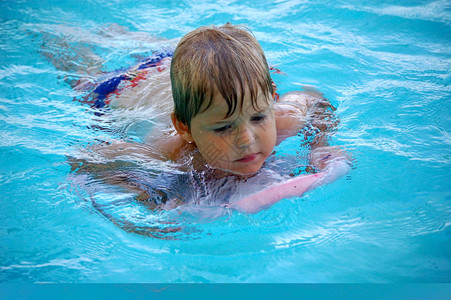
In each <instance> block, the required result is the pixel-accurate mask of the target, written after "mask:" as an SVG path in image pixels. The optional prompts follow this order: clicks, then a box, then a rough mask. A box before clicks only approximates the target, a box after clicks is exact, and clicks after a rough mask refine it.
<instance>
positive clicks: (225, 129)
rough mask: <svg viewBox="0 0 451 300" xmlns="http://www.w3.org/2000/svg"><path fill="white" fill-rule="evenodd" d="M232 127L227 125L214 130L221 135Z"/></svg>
mask: <svg viewBox="0 0 451 300" xmlns="http://www.w3.org/2000/svg"><path fill="white" fill-rule="evenodd" d="M231 127H232V126H230V125H225V126H222V127H219V128H215V129H213V130H214V132H219V133H221V132H225V131H227V130H229V129H230V128H231Z"/></svg>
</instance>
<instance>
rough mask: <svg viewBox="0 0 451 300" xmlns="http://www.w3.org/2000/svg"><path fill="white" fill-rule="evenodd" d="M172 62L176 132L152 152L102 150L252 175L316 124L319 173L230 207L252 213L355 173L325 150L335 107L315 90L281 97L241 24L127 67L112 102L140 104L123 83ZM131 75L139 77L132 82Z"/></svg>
mask: <svg viewBox="0 0 451 300" xmlns="http://www.w3.org/2000/svg"><path fill="white" fill-rule="evenodd" d="M169 64H170V83H171V88H172V98H173V108H172V113H171V114H170V121H169V120H168V121H169V122H170V123H172V127H171V129H170V130H169V131H167V132H163V133H158V134H156V133H155V132H153V133H151V135H152V138H151V139H152V140H153V142H152V149H151V150H150V148H145V147H136V145H132V144H128V143H126V142H116V143H110V144H108V145H103V146H99V147H98V148H96V151H97V152H98V153H101V154H103V155H110V156H114V155H119V154H121V153H124V152H127V151H141V152H142V153H143V154H144V155H148V156H149V157H153V158H163V159H166V160H171V161H174V162H186V161H187V160H188V158H190V159H189V161H191V162H192V167H193V168H194V169H195V170H203V169H205V168H208V169H214V177H215V178H219V177H224V176H230V175H233V176H238V177H240V178H247V177H251V176H254V175H255V174H256V173H257V172H258V171H259V170H260V169H261V168H262V165H263V164H264V162H265V160H266V159H267V158H268V156H270V155H271V154H272V153H273V151H274V147H275V146H276V145H277V144H279V143H280V142H281V141H282V140H284V139H285V138H287V137H289V136H292V135H296V134H298V133H299V132H300V130H301V129H303V128H305V127H306V126H312V127H314V128H315V129H316V131H317V132H316V136H315V138H314V139H313V141H311V143H310V147H311V149H312V152H311V155H310V157H311V160H310V164H311V166H312V167H313V168H314V169H315V170H317V171H319V172H316V173H315V174H312V175H307V176H299V177H296V178H294V179H291V180H289V181H287V182H285V183H283V184H279V185H278V186H274V187H271V188H270V189H266V190H264V191H263V192H260V193H257V194H256V195H253V196H251V197H247V198H244V199H241V200H239V201H236V202H234V203H230V204H229V205H228V206H229V207H232V208H235V209H237V210H241V211H245V212H250V213H254V212H257V211H259V210H261V209H263V208H266V207H268V206H270V205H271V204H273V203H275V202H277V201H279V200H281V199H282V198H286V197H289V196H295V195H297V196H300V195H302V194H303V193H304V192H306V191H308V190H310V189H312V188H314V187H316V186H318V185H320V184H324V183H327V182H331V181H333V180H335V179H336V178H338V177H340V176H343V175H344V174H346V173H347V172H348V171H349V166H348V164H347V163H346V161H347V158H346V154H345V152H344V151H343V150H341V149H339V148H338V147H330V146H327V132H330V131H331V130H332V129H333V128H334V127H335V126H336V123H337V119H336V118H334V117H333V110H335V109H334V108H333V107H332V106H331V105H330V103H329V102H328V101H327V100H326V99H325V98H323V97H322V95H321V93H319V92H316V91H313V90H307V91H297V92H289V93H287V94H285V95H283V96H282V97H280V98H279V97H278V96H277V94H276V91H275V85H274V84H273V81H272V80H271V76H270V70H269V67H268V63H267V61H266V57H265V54H264V53H263V50H262V48H261V46H260V44H259V43H258V42H257V40H256V39H255V37H254V36H253V35H252V34H251V32H250V31H249V30H248V29H246V28H244V27H241V26H234V25H232V24H230V23H227V24H225V25H224V26H221V27H215V26H209V27H201V28H198V29H196V30H194V31H192V32H190V33H188V34H187V35H185V36H184V37H183V38H182V39H181V40H180V42H179V43H178V45H177V47H176V49H175V52H174V53H173V55H172V58H171V57H170V55H164V56H162V59H161V60H160V61H158V62H157V63H155V64H149V63H148V64H147V65H146V66H145V67H142V66H143V64H141V65H139V66H137V67H135V68H131V69H129V70H128V71H127V74H129V75H121V76H122V77H120V78H119V79H117V77H116V80H115V82H116V83H114V86H113V88H111V87H110V86H109V85H108V87H109V90H108V93H111V92H114V93H115V94H116V95H115V99H114V100H113V101H112V102H111V105H113V106H123V107H127V106H131V105H134V104H132V102H133V101H134V100H130V99H133V93H137V92H139V91H137V90H136V88H135V90H134V91H131V90H130V89H128V90H127V91H126V89H124V91H123V92H121V93H118V84H117V82H120V81H121V80H128V81H133V80H136V78H139V76H140V75H139V73H142V72H144V71H146V72H149V70H150V69H151V68H156V67H159V68H160V69H158V72H161V74H164V73H165V72H167V68H166V69H165V66H166V67H167V66H169ZM130 74H134V75H133V78H132V77H130V76H131V75H130ZM137 74H138V75H137ZM149 74H150V73H149ZM161 74H157V75H155V76H153V77H152V78H150V77H151V76H150V75H148V76H147V77H148V78H147V79H146V80H153V81H154V83H155V80H163V81H165V80H166V81H168V77H165V76H163V75H162V76H160V77H158V76H159V75H161ZM127 76H129V77H127ZM141 77H143V76H141ZM108 82H109V83H111V82H113V81H112V80H111V79H110V81H108ZM164 84H165V83H163V85H162V86H160V89H162V88H164V86H165V85H164ZM99 86H100V87H101V86H102V84H100V85H97V88H96V89H95V90H94V93H93V96H94V97H95V98H96V101H97V102H96V103H98V102H99V100H100V101H104V100H105V99H106V98H108V96H109V95H106V94H105V93H104V92H103V91H102V88H99ZM104 86H105V84H104ZM137 87H138V88H139V84H138V85H137ZM147 92H151V91H149V90H148V91H147ZM127 93H128V94H129V95H130V96H127ZM156 136H158V138H155V137H156Z"/></svg>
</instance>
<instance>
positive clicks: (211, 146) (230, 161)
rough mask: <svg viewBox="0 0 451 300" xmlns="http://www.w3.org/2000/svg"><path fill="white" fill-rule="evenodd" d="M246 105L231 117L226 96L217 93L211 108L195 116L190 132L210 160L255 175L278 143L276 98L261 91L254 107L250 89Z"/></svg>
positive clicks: (245, 98) (233, 170)
mask: <svg viewBox="0 0 451 300" xmlns="http://www.w3.org/2000/svg"><path fill="white" fill-rule="evenodd" d="M243 101H244V103H243V107H242V109H240V105H239V103H238V106H237V108H236V110H235V112H234V113H233V115H231V116H230V117H228V118H226V119H224V117H225V116H226V115H227V111H228V105H227V103H226V101H225V100H224V98H223V97H222V96H220V95H216V96H215V97H214V98H213V103H212V105H211V106H210V108H208V109H207V110H205V111H203V112H201V113H199V114H197V115H196V116H194V117H193V118H192V119H191V130H190V135H191V137H192V139H193V140H194V142H195V143H196V146H197V148H198V149H199V152H200V153H201V154H202V156H203V157H204V159H205V160H206V161H207V163H208V164H209V165H210V166H212V167H214V168H217V169H221V170H225V171H228V172H231V173H234V174H237V175H252V174H255V173H256V172H257V171H258V170H260V168H261V166H262V164H263V162H264V161H265V159H266V158H267V157H268V156H269V155H270V154H271V152H272V151H273V149H274V146H275V144H276V138H277V134H276V121H275V116H274V104H273V101H272V100H271V99H269V98H267V97H266V96H265V95H264V94H263V93H262V92H261V91H260V92H259V93H258V97H257V105H256V107H257V108H254V107H253V105H252V101H251V98H250V95H249V93H248V92H247V93H246V94H245V97H244V100H243Z"/></svg>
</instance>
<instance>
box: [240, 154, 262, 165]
mask: <svg viewBox="0 0 451 300" xmlns="http://www.w3.org/2000/svg"><path fill="white" fill-rule="evenodd" d="M257 155H258V153H252V154H248V155H246V156H244V157H242V158H240V159H237V160H236V162H242V163H246V162H251V161H253V160H255V159H256V158H257Z"/></svg>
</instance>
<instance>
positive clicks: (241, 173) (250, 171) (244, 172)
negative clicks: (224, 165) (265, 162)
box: [222, 165, 261, 178]
mask: <svg viewBox="0 0 451 300" xmlns="http://www.w3.org/2000/svg"><path fill="white" fill-rule="evenodd" d="M260 169H261V165H260V166H255V167H253V168H246V169H238V170H233V169H230V170H228V169H223V170H222V171H224V172H227V173H228V174H229V175H234V176H238V177H241V178H249V177H252V176H254V175H255V174H257V173H258V171H260Z"/></svg>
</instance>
